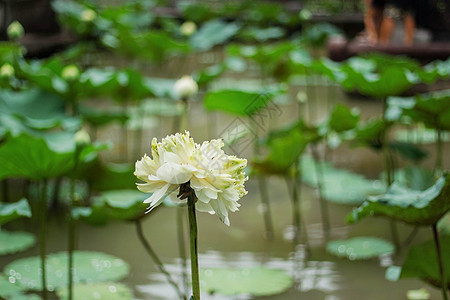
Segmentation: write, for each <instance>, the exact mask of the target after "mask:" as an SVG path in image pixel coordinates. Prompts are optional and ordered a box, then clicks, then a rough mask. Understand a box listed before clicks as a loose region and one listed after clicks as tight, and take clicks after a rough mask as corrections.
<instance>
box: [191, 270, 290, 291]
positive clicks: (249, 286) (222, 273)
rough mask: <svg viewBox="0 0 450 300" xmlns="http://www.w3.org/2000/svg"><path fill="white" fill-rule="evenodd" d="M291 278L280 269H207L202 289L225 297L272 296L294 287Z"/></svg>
mask: <svg viewBox="0 0 450 300" xmlns="http://www.w3.org/2000/svg"><path fill="white" fill-rule="evenodd" d="M292 283H293V280H292V278H291V276H289V275H287V274H286V273H285V272H284V271H282V270H278V269H269V268H265V267H255V268H244V269H235V268H205V269H201V271H200V287H201V289H202V290H204V291H207V292H209V293H218V294H223V295H229V296H232V295H240V294H247V295H252V296H270V295H277V294H281V293H283V292H285V291H286V290H287V289H289V288H290V287H291V286H292Z"/></svg>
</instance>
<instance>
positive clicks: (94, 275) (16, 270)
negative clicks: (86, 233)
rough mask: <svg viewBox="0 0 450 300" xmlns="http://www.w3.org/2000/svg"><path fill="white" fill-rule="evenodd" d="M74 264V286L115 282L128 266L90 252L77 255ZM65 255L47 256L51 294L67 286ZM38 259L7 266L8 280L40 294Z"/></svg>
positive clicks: (119, 260) (122, 276) (15, 262)
mask: <svg viewBox="0 0 450 300" xmlns="http://www.w3.org/2000/svg"><path fill="white" fill-rule="evenodd" d="M73 261H74V275H73V280H74V283H94V282H105V281H115V280H120V279H122V278H124V277H126V276H127V275H128V273H129V269H130V267H129V265H128V264H127V263H126V262H125V261H123V260H122V259H120V258H118V257H115V256H112V255H109V254H105V253H101V252H90V251H76V252H74V256H73ZM67 265H68V253H67V252H58V253H52V254H49V255H47V260H46V266H47V268H46V271H47V288H48V290H49V291H53V290H55V289H56V288H58V287H64V286H66V285H67V282H68V276H67V275H68V274H67V273H68V272H67ZM39 270H40V259H39V257H38V256H33V257H26V258H22V259H18V260H16V261H13V262H12V263H10V264H8V265H7V266H6V267H5V269H4V271H5V273H6V274H7V275H9V276H10V278H11V277H12V278H14V279H15V280H16V281H17V282H18V283H19V284H20V285H22V286H24V287H26V288H27V289H31V290H41V289H42V285H41V277H40V275H39Z"/></svg>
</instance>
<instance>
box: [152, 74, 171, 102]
mask: <svg viewBox="0 0 450 300" xmlns="http://www.w3.org/2000/svg"><path fill="white" fill-rule="evenodd" d="M175 81H176V80H174V79H167V78H153V77H151V78H145V79H144V84H145V85H147V86H148V87H149V88H150V89H151V90H152V91H153V93H154V94H155V96H156V97H159V98H161V97H168V98H172V99H175V95H174V93H173V86H174V85H175Z"/></svg>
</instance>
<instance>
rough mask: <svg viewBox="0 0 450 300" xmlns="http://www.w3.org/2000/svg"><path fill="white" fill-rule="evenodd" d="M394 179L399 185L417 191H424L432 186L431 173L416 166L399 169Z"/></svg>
mask: <svg viewBox="0 0 450 300" xmlns="http://www.w3.org/2000/svg"><path fill="white" fill-rule="evenodd" d="M394 177H395V181H396V182H398V183H399V184H401V185H403V186H406V187H408V188H410V189H413V190H417V191H424V190H426V189H427V188H429V187H430V186H432V185H433V184H434V180H433V171H431V170H429V169H426V168H423V167H418V166H408V167H406V168H404V169H399V170H397V171H396V172H395V176H394Z"/></svg>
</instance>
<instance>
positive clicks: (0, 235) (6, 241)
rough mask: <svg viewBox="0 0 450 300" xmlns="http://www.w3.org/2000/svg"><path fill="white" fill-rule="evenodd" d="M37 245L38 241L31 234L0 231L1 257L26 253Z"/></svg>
mask: <svg viewBox="0 0 450 300" xmlns="http://www.w3.org/2000/svg"><path fill="white" fill-rule="evenodd" d="M35 243H36V239H35V238H34V235H32V234H31V233H27V232H17V231H15V232H9V231H5V230H1V231H0V255H6V254H14V253H17V252H22V251H25V250H27V249H29V248H31V247H32V246H33V245H34V244H35Z"/></svg>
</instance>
